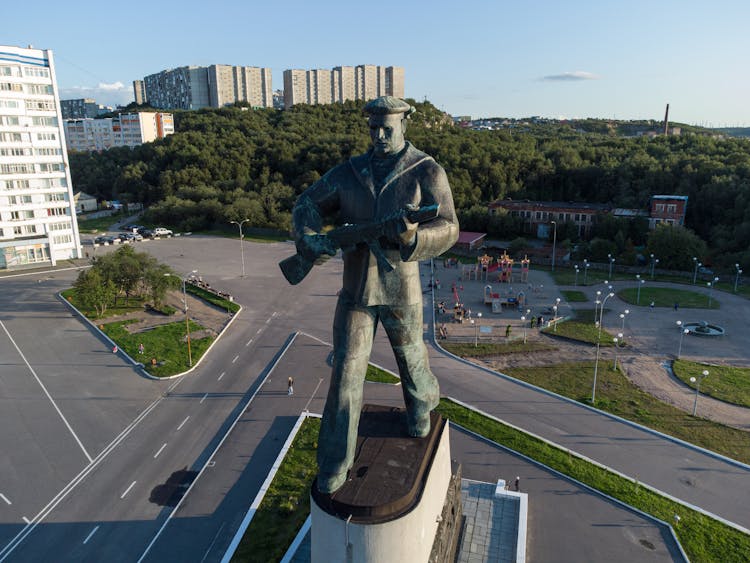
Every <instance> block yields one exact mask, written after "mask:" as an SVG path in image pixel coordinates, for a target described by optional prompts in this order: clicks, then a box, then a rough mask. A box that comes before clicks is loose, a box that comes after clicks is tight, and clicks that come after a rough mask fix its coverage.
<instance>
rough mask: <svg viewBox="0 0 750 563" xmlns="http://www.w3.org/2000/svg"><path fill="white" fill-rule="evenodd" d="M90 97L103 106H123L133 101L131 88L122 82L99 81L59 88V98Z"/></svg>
mask: <svg viewBox="0 0 750 563" xmlns="http://www.w3.org/2000/svg"><path fill="white" fill-rule="evenodd" d="M77 98H92V99H94V100H95V101H96V103H97V104H101V105H103V106H112V107H117V106H124V105H127V104H129V103H130V102H132V101H133V89H132V88H130V87H126V86H125V85H124V84H123V83H122V82H119V81H118V82H113V83H111V84H107V83H106V82H99V84H97V85H96V86H73V87H71V88H60V99H61V100H71V99H77Z"/></svg>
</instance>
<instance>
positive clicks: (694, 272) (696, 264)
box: [693, 256, 703, 285]
mask: <svg viewBox="0 0 750 563" xmlns="http://www.w3.org/2000/svg"><path fill="white" fill-rule="evenodd" d="M702 265H703V264H701V263H700V262H698V258H697V257H696V256H693V266H694V267H693V285H695V280H696V279H697V278H698V268H700V267H701V266H702Z"/></svg>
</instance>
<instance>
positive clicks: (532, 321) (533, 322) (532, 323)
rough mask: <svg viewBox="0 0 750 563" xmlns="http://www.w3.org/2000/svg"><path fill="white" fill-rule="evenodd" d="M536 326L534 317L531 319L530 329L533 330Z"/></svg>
mask: <svg viewBox="0 0 750 563" xmlns="http://www.w3.org/2000/svg"><path fill="white" fill-rule="evenodd" d="M534 326H536V317H533V316H532V317H531V328H534Z"/></svg>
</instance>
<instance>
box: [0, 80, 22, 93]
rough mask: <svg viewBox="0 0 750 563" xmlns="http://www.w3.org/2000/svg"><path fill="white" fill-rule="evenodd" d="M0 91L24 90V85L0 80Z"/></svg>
mask: <svg viewBox="0 0 750 563" xmlns="http://www.w3.org/2000/svg"><path fill="white" fill-rule="evenodd" d="M0 92H23V86H22V85H21V84H15V83H14V82H0Z"/></svg>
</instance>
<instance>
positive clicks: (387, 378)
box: [365, 364, 401, 385]
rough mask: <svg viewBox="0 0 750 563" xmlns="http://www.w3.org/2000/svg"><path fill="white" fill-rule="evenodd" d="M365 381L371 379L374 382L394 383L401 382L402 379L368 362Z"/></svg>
mask: <svg viewBox="0 0 750 563" xmlns="http://www.w3.org/2000/svg"><path fill="white" fill-rule="evenodd" d="M365 381H370V382H372V383H390V384H392V385H395V384H396V383H401V380H400V379H399V378H398V377H396V376H394V375H391V374H390V373H388V372H387V371H385V370H382V369H380V368H378V367H375V366H374V365H372V364H367V374H366V375H365Z"/></svg>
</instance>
